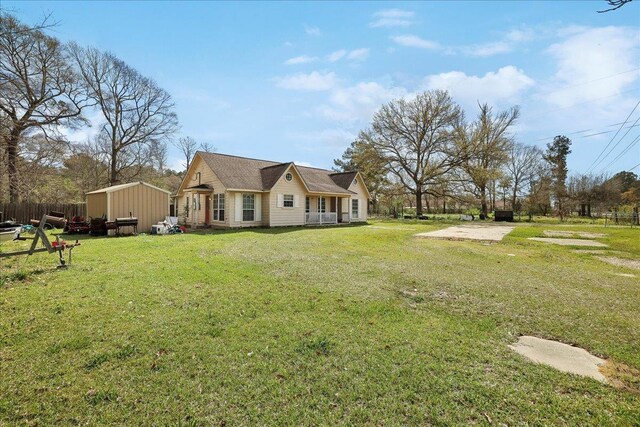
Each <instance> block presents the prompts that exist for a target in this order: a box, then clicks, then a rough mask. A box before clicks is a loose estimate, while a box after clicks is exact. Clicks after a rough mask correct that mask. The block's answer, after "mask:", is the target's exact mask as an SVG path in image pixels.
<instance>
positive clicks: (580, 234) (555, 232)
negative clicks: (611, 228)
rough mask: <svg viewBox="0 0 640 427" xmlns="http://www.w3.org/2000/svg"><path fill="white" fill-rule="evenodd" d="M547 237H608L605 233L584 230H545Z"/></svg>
mask: <svg viewBox="0 0 640 427" xmlns="http://www.w3.org/2000/svg"><path fill="white" fill-rule="evenodd" d="M542 234H544V236H545V237H579V238H581V239H600V238H602V237H607V235H606V234H604V233H587V232H583V231H561V230H544V231H543V232H542Z"/></svg>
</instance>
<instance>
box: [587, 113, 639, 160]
mask: <svg viewBox="0 0 640 427" xmlns="http://www.w3.org/2000/svg"><path fill="white" fill-rule="evenodd" d="M638 105H640V101H638V103H637V104H636V106H635V107H633V110H631V112H630V113H629V115H628V116H627V118H626V119H625V120H624V122H622V125H620V128H618V131H617V132H616V134H615V135H613V138H611V140H610V141H609V143H608V144H607V145H606V147H604V148H603V149H602V151H601V152H600V154H598V157H596V159H595V160H594V161H593V163H592V164H591V166H589V168H588V169H587V173H589V171H590V170H591V169H592V168H593V166H594V165H595V164H596V162H597V161H598V160H599V159H600V157H602V154H604V152H605V151H607V148H609V146H610V145H611V143H612V142H613V140H614V139H616V136H618V134H619V133H620V131H621V130H622V128H623V127H624V125H625V124H626V123H627V122H628V121H629V118H630V117H631V116H632V115H633V113H634V112H635V111H636V108H638ZM627 133H628V132H627ZM625 135H626V134H625ZM618 142H620V141H618Z"/></svg>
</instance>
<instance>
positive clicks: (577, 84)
mask: <svg viewBox="0 0 640 427" xmlns="http://www.w3.org/2000/svg"><path fill="white" fill-rule="evenodd" d="M638 70H640V67H638V68H634V69H633V70H627V71H622V72H620V73H616V74H609V75H608V76H603V77H598V78H595V79H593V80H587V81H584V82H581V83H576V84H573V85H571V86H565V87H563V88H562V89H557V90H555V91H553V92H551V93H556V92H562V91H563V90H565V89H570V88H572V87H576V86H582V85H586V84H587V83H593V82H597V81H600V80H604V79H609V78H611V77H616V76H619V75H622V74H628V73H633V72H634V71H638Z"/></svg>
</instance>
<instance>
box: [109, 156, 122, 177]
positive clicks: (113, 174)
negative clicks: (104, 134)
mask: <svg viewBox="0 0 640 427" xmlns="http://www.w3.org/2000/svg"><path fill="white" fill-rule="evenodd" d="M117 156H118V152H117V151H116V150H111V173H110V177H109V185H116V184H118V182H119V181H120V180H119V179H118V170H117V167H116V162H117Z"/></svg>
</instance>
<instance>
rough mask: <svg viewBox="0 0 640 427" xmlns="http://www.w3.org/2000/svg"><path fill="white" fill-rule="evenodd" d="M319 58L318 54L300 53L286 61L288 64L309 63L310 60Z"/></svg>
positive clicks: (313, 60)
mask: <svg viewBox="0 0 640 427" xmlns="http://www.w3.org/2000/svg"><path fill="white" fill-rule="evenodd" d="M317 60H318V57H317V56H309V55H300V56H296V57H294V58H289V59H287V60H286V61H284V63H285V64H287V65H298V64H308V63H309V62H315V61H317Z"/></svg>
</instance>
